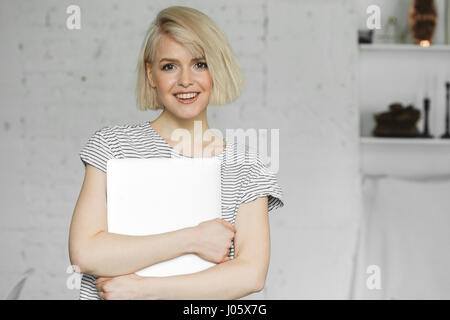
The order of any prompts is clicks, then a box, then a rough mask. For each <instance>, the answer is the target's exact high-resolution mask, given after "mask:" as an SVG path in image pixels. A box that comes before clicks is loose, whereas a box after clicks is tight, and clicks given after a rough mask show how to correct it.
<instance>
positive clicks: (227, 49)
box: [136, 6, 244, 111]
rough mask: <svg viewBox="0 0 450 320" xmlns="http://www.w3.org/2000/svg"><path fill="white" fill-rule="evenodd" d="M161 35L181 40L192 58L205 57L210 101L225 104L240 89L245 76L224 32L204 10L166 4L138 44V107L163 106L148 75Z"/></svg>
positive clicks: (233, 98) (232, 99)
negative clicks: (167, 5) (148, 65)
mask: <svg viewBox="0 0 450 320" xmlns="http://www.w3.org/2000/svg"><path fill="white" fill-rule="evenodd" d="M162 35H168V36H170V37H171V38H172V39H174V40H175V41H178V42H180V43H182V44H183V45H184V46H185V48H186V49H187V50H189V52H190V53H191V54H192V55H193V56H194V57H195V58H204V59H205V60H206V63H207V65H208V70H209V73H210V76H211V79H212V85H213V86H212V93H211V97H210V101H209V102H210V104H213V105H224V104H228V103H231V102H233V101H234V100H236V99H237V98H238V97H239V96H240V95H241V93H242V91H243V87H244V79H243V76H242V72H241V69H240V68H239V66H238V64H237V62H236V59H235V57H234V54H233V51H232V49H231V46H230V44H229V43H228V40H227V38H226V36H225V34H224V33H223V32H222V31H221V30H220V29H219V27H218V26H217V25H216V24H215V23H214V21H212V20H211V18H209V17H208V16H207V15H205V14H204V13H202V12H200V11H198V10H195V9H192V8H188V7H182V6H173V7H169V8H166V9H164V10H162V11H160V12H159V13H158V15H157V16H156V18H155V20H154V21H153V22H152V23H151V25H150V27H149V29H148V31H147V34H146V36H145V40H144V42H143V44H142V47H141V52H140V54H139V60H138V65H137V73H138V79H137V86H136V98H137V99H136V103H137V107H138V109H140V110H143V111H145V110H147V109H153V110H156V109H163V108H164V106H163V105H161V103H160V101H159V100H158V98H157V93H156V88H152V86H151V85H150V82H149V80H148V77H147V72H146V63H150V65H151V64H152V62H153V61H154V59H155V55H156V47H157V45H158V41H159V39H160V38H161V36H162Z"/></svg>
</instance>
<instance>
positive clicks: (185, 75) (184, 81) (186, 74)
mask: <svg viewBox="0 0 450 320" xmlns="http://www.w3.org/2000/svg"><path fill="white" fill-rule="evenodd" d="M178 82H179V84H180V85H182V86H183V87H187V86H189V85H191V84H192V73H191V71H190V70H182V71H181V73H180V78H179V79H178Z"/></svg>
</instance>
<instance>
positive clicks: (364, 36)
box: [358, 29, 373, 44]
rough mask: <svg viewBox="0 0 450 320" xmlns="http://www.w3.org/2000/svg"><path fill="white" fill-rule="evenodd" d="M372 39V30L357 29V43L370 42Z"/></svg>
mask: <svg viewBox="0 0 450 320" xmlns="http://www.w3.org/2000/svg"><path fill="white" fill-rule="evenodd" d="M372 39H373V30H371V29H367V30H358V43H359V44H363V43H365V44H368V43H372Z"/></svg>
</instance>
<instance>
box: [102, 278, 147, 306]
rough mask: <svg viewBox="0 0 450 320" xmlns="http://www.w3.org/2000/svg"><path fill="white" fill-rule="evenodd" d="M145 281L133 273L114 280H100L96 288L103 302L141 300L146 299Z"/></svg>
mask: <svg viewBox="0 0 450 320" xmlns="http://www.w3.org/2000/svg"><path fill="white" fill-rule="evenodd" d="M143 279H144V278H143V277H140V276H138V275H136V274H134V273H131V274H127V275H123V276H118V277H113V278H98V279H97V280H96V281H95V286H96V287H97V291H98V295H99V296H100V298H101V299H102V300H134V299H137V300H139V299H145V298H146V295H145V292H144V290H143V289H144V286H143Z"/></svg>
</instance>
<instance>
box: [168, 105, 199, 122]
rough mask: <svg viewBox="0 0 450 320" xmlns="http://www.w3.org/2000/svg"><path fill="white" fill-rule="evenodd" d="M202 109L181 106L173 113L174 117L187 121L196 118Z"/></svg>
mask: <svg viewBox="0 0 450 320" xmlns="http://www.w3.org/2000/svg"><path fill="white" fill-rule="evenodd" d="M203 110H204V108H199V107H194V106H189V105H184V106H183V105H182V106H177V108H176V111H175V113H174V114H175V116H176V117H177V118H180V119H184V120H188V119H193V118H196V117H198V116H199V115H200V114H201V113H202V111H203Z"/></svg>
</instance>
